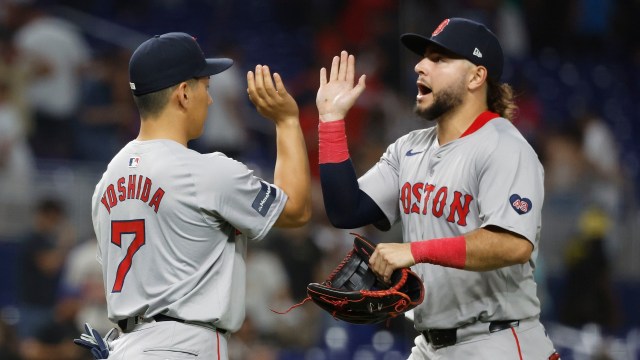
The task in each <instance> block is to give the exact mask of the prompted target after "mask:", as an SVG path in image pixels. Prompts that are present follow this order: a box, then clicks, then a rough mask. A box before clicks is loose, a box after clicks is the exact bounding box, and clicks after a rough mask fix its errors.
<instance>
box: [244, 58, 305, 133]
mask: <svg viewBox="0 0 640 360" xmlns="http://www.w3.org/2000/svg"><path fill="white" fill-rule="evenodd" d="M247 93H248V94H249V99H250V100H251V102H252V103H253V105H255V107H256V109H257V110H258V112H259V113H260V115H262V116H264V117H266V118H267V119H270V120H272V121H274V122H275V123H276V124H278V123H279V122H280V121H285V120H288V119H293V120H295V121H298V115H299V110H298V104H297V103H296V101H295V99H294V98H293V97H292V96H291V95H290V94H289V93H288V92H287V89H286V88H285V87H284V83H283V82H282V78H281V77H280V74H278V73H274V74H273V78H272V77H271V72H270V71H269V67H268V66H266V65H256V69H255V74H254V72H252V71H249V72H248V73H247Z"/></svg>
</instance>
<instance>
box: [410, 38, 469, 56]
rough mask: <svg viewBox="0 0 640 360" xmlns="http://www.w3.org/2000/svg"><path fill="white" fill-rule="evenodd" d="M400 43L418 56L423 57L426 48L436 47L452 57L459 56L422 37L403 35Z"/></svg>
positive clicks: (451, 50)
mask: <svg viewBox="0 0 640 360" xmlns="http://www.w3.org/2000/svg"><path fill="white" fill-rule="evenodd" d="M400 42H402V44H403V45H404V46H405V47H406V48H407V49H409V50H411V51H412V52H414V53H416V54H418V55H420V56H424V52H425V50H427V46H433V45H435V46H437V47H439V48H441V49H444V50H447V51H448V52H450V53H451V54H452V55H457V56H460V55H459V54H458V53H456V52H455V51H454V50H453V49H449V48H448V47H446V46H444V45H442V44H440V43H439V42H437V41H433V40H431V39H429V38H426V37H424V36H422V35H418V34H412V33H409V34H403V35H401V36H400Z"/></svg>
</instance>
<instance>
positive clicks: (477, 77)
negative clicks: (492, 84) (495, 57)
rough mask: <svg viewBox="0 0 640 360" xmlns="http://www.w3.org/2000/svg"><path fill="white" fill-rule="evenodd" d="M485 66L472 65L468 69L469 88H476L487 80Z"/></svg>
mask: <svg viewBox="0 0 640 360" xmlns="http://www.w3.org/2000/svg"><path fill="white" fill-rule="evenodd" d="M487 75H488V73H487V68H486V67H484V66H474V67H473V68H472V69H471V71H470V77H469V89H470V90H476V89H478V88H479V87H480V86H482V84H484V83H486V82H487Z"/></svg>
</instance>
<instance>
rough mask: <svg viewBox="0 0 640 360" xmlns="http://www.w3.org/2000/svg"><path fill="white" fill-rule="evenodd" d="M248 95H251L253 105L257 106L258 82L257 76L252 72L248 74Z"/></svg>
mask: <svg viewBox="0 0 640 360" xmlns="http://www.w3.org/2000/svg"><path fill="white" fill-rule="evenodd" d="M247 94H249V100H251V103H252V104H253V105H256V101H255V99H256V97H257V96H256V80H255V74H254V73H253V72H252V71H249V72H247Z"/></svg>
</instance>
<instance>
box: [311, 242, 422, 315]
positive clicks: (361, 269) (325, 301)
mask: <svg viewBox="0 0 640 360" xmlns="http://www.w3.org/2000/svg"><path fill="white" fill-rule="evenodd" d="M352 235H354V236H355V239H354V241H353V249H352V250H351V251H350V252H349V253H348V254H347V256H346V257H345V258H344V260H342V262H341V263H340V264H339V265H338V266H337V267H336V268H335V269H334V270H333V272H332V273H331V274H330V275H329V277H328V278H327V279H326V280H325V281H324V282H322V283H321V284H319V283H311V284H309V285H308V286H307V295H309V298H310V299H311V300H313V302H315V303H316V304H317V305H318V306H320V307H321V308H322V309H324V310H326V311H327V312H329V313H330V314H331V315H332V316H333V317H334V318H336V319H339V320H343V321H346V322H349V323H353V324H374V323H379V322H382V321H385V320H388V319H391V318H394V317H396V316H398V315H400V314H403V313H404V312H406V311H409V310H411V309H413V308H415V307H416V306H418V305H419V304H420V303H421V302H422V300H423V298H424V285H423V284H422V280H420V278H419V277H418V275H416V274H415V273H414V272H413V271H411V270H410V269H409V268H403V269H397V270H395V271H394V272H393V274H392V276H391V280H390V283H389V284H385V283H383V282H382V281H381V280H379V279H378V278H377V277H376V275H375V274H374V273H373V271H372V270H371V269H370V268H369V257H370V256H371V254H373V251H374V250H375V246H374V245H373V244H372V243H371V242H370V241H369V240H367V239H366V238H365V237H364V236H362V235H358V234H354V233H352Z"/></svg>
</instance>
